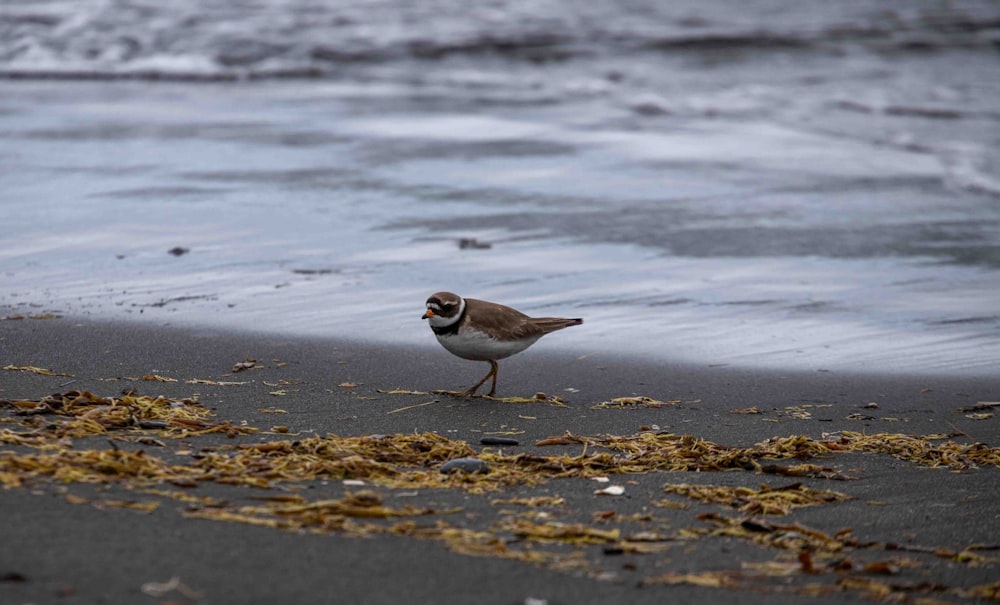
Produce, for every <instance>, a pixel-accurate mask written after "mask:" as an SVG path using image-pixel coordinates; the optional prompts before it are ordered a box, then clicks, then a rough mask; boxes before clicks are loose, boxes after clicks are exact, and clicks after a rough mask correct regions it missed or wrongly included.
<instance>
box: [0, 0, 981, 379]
mask: <svg viewBox="0 0 1000 605" xmlns="http://www.w3.org/2000/svg"><path fill="white" fill-rule="evenodd" d="M0 213H2V215H0V216H2V218H0V222H2V228H0V305H3V306H6V307H8V308H10V309H12V311H11V312H12V313H23V314H31V313H39V312H42V311H52V312H58V313H62V314H64V315H67V316H70V317H94V318H100V319H122V320H129V321H145V322H155V323H159V324H172V325H199V326H206V327H218V328H224V329H236V330H254V331H265V332H277V333H286V334H301V335H312V336H328V337H332V338H343V339H351V340H357V341H367V342H379V343H386V344H392V343H398V344H406V345H412V344H427V345H428V346H436V345H434V344H433V338H432V337H431V334H430V330H428V329H427V326H426V325H424V322H422V321H420V319H419V317H420V315H421V314H422V312H423V301H424V299H425V298H426V297H427V296H428V295H429V294H431V293H433V292H436V291H438V290H453V291H456V292H459V293H460V294H464V295H467V296H471V297H476V298H484V299H488V300H495V301H498V302H503V303H507V304H511V305H513V306H516V307H517V308H520V309H521V310H523V311H525V312H528V313H530V314H535V315H562V316H572V317H575V316H582V317H584V318H585V321H586V323H585V324H584V325H583V326H582V327H579V328H573V329H572V330H567V331H565V332H561V333H559V334H557V335H553V336H550V337H548V338H547V339H546V340H545V341H543V342H542V343H540V344H539V345H536V347H535V348H536V349H541V348H543V347H544V348H546V349H547V350H550V351H572V352H575V353H578V354H588V355H608V356H615V357H621V356H626V357H627V356H634V357H636V358H642V359H644V360H648V361H653V362H656V363H664V364H670V363H695V364H704V365H732V366H746V367H760V368H770V369H787V370H828V371H871V372H905V373H914V374H927V375H932V374H958V375H970V376H971V375H984V374H995V373H996V372H997V371H998V370H1000V5H998V4H997V3H995V2H978V3H977V2H960V3H951V2H920V3H914V2H902V1H900V2H884V1H878V2H876V1H874V0H871V1H855V2H846V1H845V2H835V3H828V2H794V3H788V2H776V1H775V2H771V1H764V0H753V1H747V2H726V1H721V0H717V1H709V2H703V1H698V2H694V1H690V2H669V3H668V2H657V1H655V0H646V1H641V2H640V1H635V2H615V3H579V2H572V1H570V0H562V1H527V0H525V1H495V2H488V3H481V4H477V5H475V6H470V5H468V3H463V2H457V1H450V0H449V1H445V0H436V1H422V2H416V3H411V2H400V1H399V0H378V1H368V2H354V3H318V2H312V1H307V0H285V1H280V2H279V1H277V0H274V1H264V0H257V1H237V0H229V1H226V2H215V3H210V4H209V5H206V4H205V3H202V2H195V1H193V0H177V1H174V2H168V3H159V2H139V1H134V0H133V1H126V0H102V1H97V0H93V1H87V0H80V1H72V2H69V1H49V2H45V1H30V2H28V1H23V2H18V1H11V0H5V1H3V2H0ZM175 248H181V249H183V251H184V253H182V254H171V253H169V251H170V250H172V249H175ZM0 329H2V322H0ZM533 350H534V349H533Z"/></svg>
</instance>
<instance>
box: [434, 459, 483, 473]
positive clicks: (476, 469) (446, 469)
mask: <svg viewBox="0 0 1000 605" xmlns="http://www.w3.org/2000/svg"><path fill="white" fill-rule="evenodd" d="M455 471H462V472H464V473H488V472H489V471H490V465H489V464H487V463H486V462H484V461H482V460H480V459H478V458H456V459H455V460H449V461H448V462H445V463H444V464H442V465H441V472H442V473H453V472H455Z"/></svg>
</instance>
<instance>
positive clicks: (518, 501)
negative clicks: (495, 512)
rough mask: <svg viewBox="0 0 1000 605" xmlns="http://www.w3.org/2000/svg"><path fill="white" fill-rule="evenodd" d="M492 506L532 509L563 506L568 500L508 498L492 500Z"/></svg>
mask: <svg viewBox="0 0 1000 605" xmlns="http://www.w3.org/2000/svg"><path fill="white" fill-rule="evenodd" d="M490 504H492V505H493V506H501V505H504V504H513V505H516V506H527V507H531V508H537V507H543V506H562V505H563V504H566V499H565V498H562V497H560V496H534V497H531V498H506V499H496V500H490Z"/></svg>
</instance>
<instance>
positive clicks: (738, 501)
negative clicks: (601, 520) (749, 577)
mask: <svg viewBox="0 0 1000 605" xmlns="http://www.w3.org/2000/svg"><path fill="white" fill-rule="evenodd" d="M663 491H665V492H667V493H668V494H678V495H681V496H687V497H688V498H692V499H694V500H700V501H702V502H715V503H718V504H725V505H727V506H731V507H733V508H736V509H738V510H739V511H740V512H741V513H744V514H748V515H787V514H788V513H790V512H792V510H793V509H796V508H800V507H803V506H817V505H820V504H828V503H831V502H843V501H845V500H850V499H851V497H850V496H848V495H847V494H842V493H839V492H834V491H830V490H817V489H811V488H808V487H805V486H804V485H803V484H802V483H792V484H791V485H786V486H783V487H769V486H767V485H764V484H761V486H760V488H759V489H753V488H750V487H731V486H723V485H690V484H687V483H680V484H669V483H668V484H667V485H664V486H663Z"/></svg>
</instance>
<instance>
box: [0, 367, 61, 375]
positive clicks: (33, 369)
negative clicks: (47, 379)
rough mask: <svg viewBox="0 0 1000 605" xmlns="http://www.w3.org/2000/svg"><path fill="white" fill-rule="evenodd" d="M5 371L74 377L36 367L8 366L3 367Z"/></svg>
mask: <svg viewBox="0 0 1000 605" xmlns="http://www.w3.org/2000/svg"><path fill="white" fill-rule="evenodd" d="M3 369H5V370H7V371H8V372H30V373H31V374H38V375H40V376H70V377H72V374H63V373H60V372H53V371H52V370H50V369H48V368H39V367H35V366H15V365H6V366H4V367H3Z"/></svg>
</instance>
